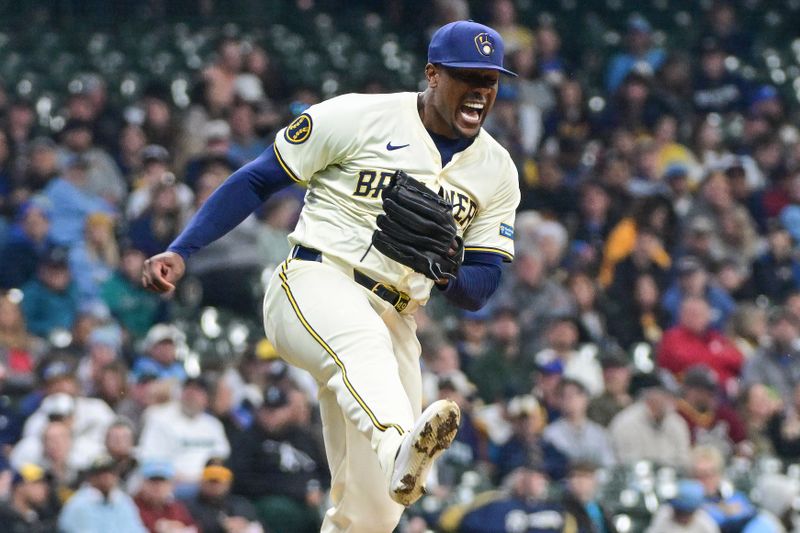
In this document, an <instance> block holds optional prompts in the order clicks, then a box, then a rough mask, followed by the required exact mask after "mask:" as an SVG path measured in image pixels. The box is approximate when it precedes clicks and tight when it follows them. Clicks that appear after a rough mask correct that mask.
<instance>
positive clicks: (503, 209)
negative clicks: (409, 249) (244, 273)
mask: <svg viewBox="0 0 800 533" xmlns="http://www.w3.org/2000/svg"><path fill="white" fill-rule="evenodd" d="M274 150H275V153H276V156H277V158H278V161H279V162H280V164H281V166H282V167H283V169H284V170H285V171H286V172H287V173H288V174H289V176H290V177H291V178H292V179H294V180H295V181H296V182H298V183H301V184H305V185H306V186H307V187H308V191H307V192H306V197H305V206H304V207H303V210H302V212H301V214H300V220H299V222H298V224H297V227H296V228H295V231H294V232H293V233H292V234H291V235H290V236H289V240H290V242H291V243H292V244H302V245H304V246H307V247H310V248H314V249H317V250H319V251H320V252H322V254H323V257H325V259H326V260H328V261H332V262H334V263H339V264H340V265H344V266H347V267H352V268H355V269H358V270H360V271H361V272H363V273H364V274H367V275H368V276H371V277H372V278H374V279H376V280H378V281H381V282H383V283H386V284H389V285H391V286H393V287H395V288H396V289H398V290H400V291H403V292H405V293H406V294H408V295H409V296H410V297H411V298H412V299H414V300H416V301H417V302H418V303H421V304H423V303H425V302H426V301H427V299H428V297H429V295H430V289H431V287H432V286H433V282H432V281H430V280H429V279H427V278H426V277H425V276H423V275H422V274H419V273H416V272H414V271H413V270H411V269H410V268H408V267H406V266H404V265H401V264H400V263H398V262H396V261H393V260H391V259H389V258H387V257H386V256H384V255H383V254H381V253H380V252H378V251H377V250H375V249H374V248H373V247H371V242H372V233H373V232H374V231H375V228H376V222H375V220H376V217H377V216H378V215H379V214H380V213H381V212H382V211H383V208H382V199H381V191H382V189H383V188H385V187H386V185H387V184H388V182H389V178H390V177H391V175H392V174H393V173H394V171H395V170H397V169H402V170H405V171H406V172H407V173H408V174H409V175H411V176H413V177H415V178H416V179H418V180H420V181H421V182H423V183H425V184H426V185H427V186H428V187H430V188H431V189H432V190H434V191H438V192H440V194H442V195H443V196H444V197H445V198H446V199H448V200H449V201H450V202H451V203H452V204H453V217H454V218H455V220H456V222H457V223H458V226H459V235H461V236H462V237H463V238H464V245H465V250H466V251H480V252H489V253H494V254H499V255H501V256H502V257H503V258H504V260H506V261H511V260H512V259H513V256H514V229H513V228H514V212H515V210H516V208H517V204H518V203H519V197H520V193H519V185H518V179H517V171H516V168H515V166H514V164H513V162H512V160H511V157H510V156H509V155H508V152H507V151H506V150H505V149H504V148H503V147H502V146H500V144H499V143H497V141H495V140H494V139H493V138H492V137H491V136H490V135H489V134H488V133H487V132H486V131H484V130H483V129H482V130H481V131H480V133H479V134H478V136H477V137H476V139H475V140H474V142H473V143H472V144H471V145H470V146H469V147H468V148H466V149H465V150H463V151H461V152H458V153H456V154H455V155H454V156H453V158H452V160H451V161H450V162H449V163H448V164H447V165H445V166H444V167H442V161H441V156H440V155H439V151H438V150H437V148H436V145H435V144H434V142H433V139H431V137H430V135H429V134H428V132H427V131H426V130H425V127H424V126H423V124H422V120H421V119H420V116H419V113H418V111H417V94H416V93H393V94H381V95H366V94H347V95H343V96H339V97H336V98H332V99H330V100H327V101H325V102H322V103H320V104H317V105H314V106H312V107H310V108H309V109H308V110H307V111H306V112H305V113H303V114H302V115H300V116H299V117H298V118H296V119H295V120H294V121H293V122H292V123H291V124H289V126H287V127H286V128H284V129H282V130H281V131H279V132H278V134H277V136H276V138H275V144H274Z"/></svg>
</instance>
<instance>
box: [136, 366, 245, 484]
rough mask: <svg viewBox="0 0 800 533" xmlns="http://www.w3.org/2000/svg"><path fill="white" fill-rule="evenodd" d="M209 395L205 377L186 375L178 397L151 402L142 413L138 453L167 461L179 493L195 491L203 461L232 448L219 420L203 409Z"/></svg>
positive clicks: (218, 455) (147, 458) (225, 456)
mask: <svg viewBox="0 0 800 533" xmlns="http://www.w3.org/2000/svg"><path fill="white" fill-rule="evenodd" d="M208 395H209V384H208V382H207V381H206V379H205V378H199V377H197V378H188V379H187V380H186V381H185V382H184V384H183V391H182V392H181V397H180V400H179V401H177V402H169V403H166V404H164V405H154V406H151V407H150V408H149V409H148V411H147V413H145V415H144V426H143V427H142V434H141V436H140V437H139V457H140V458H141V460H142V461H145V462H146V461H162V462H165V463H167V464H169V465H170V466H171V467H172V468H173V470H174V472H175V474H174V482H175V484H176V489H177V491H178V492H179V495H184V494H191V493H193V492H195V491H196V488H197V485H198V483H199V482H200V478H201V476H202V473H203V467H204V466H205V463H206V461H208V460H209V459H210V458H212V457H222V458H227V457H228V454H229V453H230V451H231V449H230V445H229V444H228V439H227V437H226V436H225V430H224V428H223V427H222V423H220V421H219V420H217V419H216V418H215V417H213V416H212V415H210V414H208V413H206V412H205V411H206V409H207V408H208Z"/></svg>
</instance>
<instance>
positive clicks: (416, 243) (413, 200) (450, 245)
mask: <svg viewBox="0 0 800 533" xmlns="http://www.w3.org/2000/svg"><path fill="white" fill-rule="evenodd" d="M383 210H384V212H385V214H382V215H378V219H377V223H378V229H377V230H375V233H373V234H372V244H373V246H375V248H376V249H377V250H378V251H380V252H381V253H383V254H384V255H385V256H387V257H390V258H391V259H394V260H395V261H397V262H398V263H402V264H404V265H406V266H408V267H411V268H412V269H414V270H415V271H416V272H419V273H420V274H424V275H425V276H426V277H428V278H430V279H432V280H434V281H440V280H442V279H445V278H450V279H455V277H456V272H457V271H458V267H459V266H460V265H461V262H462V261H463V259H464V241H463V240H462V239H461V237H459V236H458V235H457V233H456V232H457V229H458V226H457V225H456V221H455V219H453V206H452V204H451V203H450V202H448V201H446V200H445V199H444V198H442V197H441V196H439V195H438V194H436V193H435V192H433V191H432V190H430V189H429V188H427V187H426V186H425V185H424V184H422V183H420V182H419V181H417V180H415V179H414V178H412V177H411V176H409V175H408V174H406V173H405V172H403V171H402V170H398V171H397V172H395V173H394V175H393V176H392V178H391V180H390V181H389V185H388V186H387V187H386V188H385V189H384V190H383ZM453 252H455V253H453Z"/></svg>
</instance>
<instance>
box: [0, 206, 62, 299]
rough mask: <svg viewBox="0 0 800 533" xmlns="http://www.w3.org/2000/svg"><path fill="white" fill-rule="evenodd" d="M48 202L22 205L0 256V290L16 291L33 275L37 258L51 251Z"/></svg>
mask: <svg viewBox="0 0 800 533" xmlns="http://www.w3.org/2000/svg"><path fill="white" fill-rule="evenodd" d="M48 207H49V206H48V202H47V201H46V200H44V199H43V198H37V199H33V200H30V201H28V202H26V203H24V204H23V205H22V206H21V207H20V209H19V212H18V214H17V220H16V222H15V223H14V225H13V226H12V227H11V231H10V235H9V236H8V241H7V242H6V245H5V247H4V248H3V250H2V254H0V288H4V289H9V288H11V287H20V286H21V285H23V284H24V283H25V282H27V281H29V280H30V279H31V278H32V277H33V276H34V274H35V272H36V268H37V266H38V265H39V261H40V260H41V257H42V256H43V255H44V254H45V252H46V251H47V250H48V249H49V248H51V241H50V239H49V238H48V233H49V231H50V215H49V210H48Z"/></svg>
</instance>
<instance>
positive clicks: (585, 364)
mask: <svg viewBox="0 0 800 533" xmlns="http://www.w3.org/2000/svg"><path fill="white" fill-rule="evenodd" d="M534 359H535V360H536V362H537V364H539V365H550V364H556V363H557V364H559V365H560V366H561V368H562V369H563V374H564V377H569V378H572V379H575V380H576V381H580V382H581V384H582V385H583V387H584V388H585V389H586V390H587V392H588V393H589V394H590V395H591V396H597V395H599V394H601V393H602V392H603V371H602V369H601V368H600V363H598V362H597V360H596V359H595V356H594V354H593V353H591V352H590V351H588V350H579V349H578V325H577V320H576V319H575V317H573V316H571V315H562V316H556V317H553V318H552V319H551V320H550V323H549V324H548V325H547V330H546V332H545V348H544V349H542V350H541V351H539V352H538V353H536V355H535V356H534Z"/></svg>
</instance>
